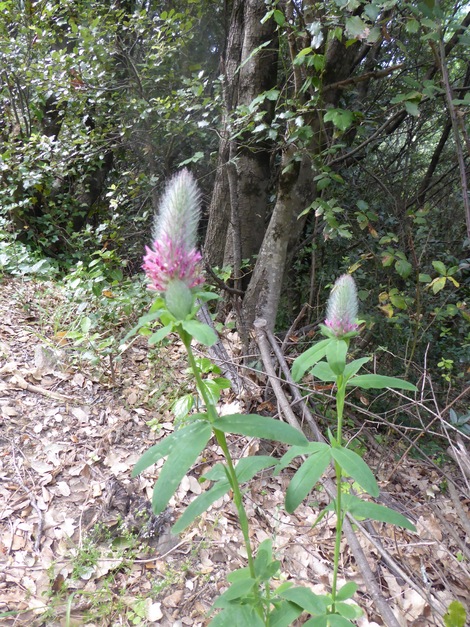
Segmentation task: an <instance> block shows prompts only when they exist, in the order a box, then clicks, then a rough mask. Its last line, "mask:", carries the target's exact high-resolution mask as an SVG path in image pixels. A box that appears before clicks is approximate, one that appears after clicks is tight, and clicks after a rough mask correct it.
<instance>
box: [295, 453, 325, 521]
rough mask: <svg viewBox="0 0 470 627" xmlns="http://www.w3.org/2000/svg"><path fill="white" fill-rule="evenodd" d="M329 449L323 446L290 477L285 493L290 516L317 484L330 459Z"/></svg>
mask: <svg viewBox="0 0 470 627" xmlns="http://www.w3.org/2000/svg"><path fill="white" fill-rule="evenodd" d="M331 451H332V449H331V447H330V446H328V444H323V447H322V449H321V450H320V451H319V452H318V453H314V454H313V455H311V456H310V457H308V458H307V459H306V460H305V461H304V463H303V464H302V466H301V467H300V468H299V469H298V471H297V472H296V473H295V475H294V476H293V477H292V479H291V482H290V483H289V487H288V488H287V492H286V510H287V511H288V512H289V513H290V514H291V513H292V512H293V511H295V509H296V508H297V507H298V506H299V505H300V503H301V502H302V501H303V500H304V498H305V497H306V496H307V494H309V492H310V491H311V489H312V488H313V486H314V485H315V484H316V483H317V482H318V480H319V479H320V477H321V476H322V474H323V473H324V471H325V469H326V467H327V466H328V464H329V463H330V459H331Z"/></svg>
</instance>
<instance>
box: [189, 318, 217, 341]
mask: <svg viewBox="0 0 470 627" xmlns="http://www.w3.org/2000/svg"><path fill="white" fill-rule="evenodd" d="M181 326H182V327H183V329H184V330H185V331H186V333H189V335H190V336H191V337H193V338H194V339H195V340H197V341H198V342H200V343H201V344H204V346H213V345H214V344H215V343H216V342H217V335H216V334H215V333H214V331H213V330H212V329H211V328H210V326H209V325H207V324H204V323H203V322H199V320H184V321H183V322H182V323H181Z"/></svg>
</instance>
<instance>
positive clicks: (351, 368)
mask: <svg viewBox="0 0 470 627" xmlns="http://www.w3.org/2000/svg"><path fill="white" fill-rule="evenodd" d="M368 361H370V357H361V358H360V359H354V360H353V361H351V362H350V363H349V364H347V365H346V368H345V369H344V373H343V376H344V378H345V380H346V381H347V380H348V379H350V378H351V377H352V376H354V375H355V374H356V372H358V371H359V370H360V369H361V368H362V366H363V365H364V364H366V363H367V362H368Z"/></svg>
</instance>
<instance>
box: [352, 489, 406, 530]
mask: <svg viewBox="0 0 470 627" xmlns="http://www.w3.org/2000/svg"><path fill="white" fill-rule="evenodd" d="M342 504H343V506H344V508H345V509H346V510H347V511H348V512H350V513H351V514H352V515H353V516H357V517H360V518H371V519H372V520H377V521H379V522H385V523H390V524H392V525H396V526H397V527H404V528H405V529H409V530H410V531H416V527H415V526H414V525H413V523H411V522H410V521H409V520H408V518H405V516H403V515H402V514H399V513H398V512H396V511H395V510H394V509H390V508H389V507H385V506H384V505H377V503H370V502H369V501H363V500H362V499H359V498H358V497H357V496H354V495H353V494H343V496H342Z"/></svg>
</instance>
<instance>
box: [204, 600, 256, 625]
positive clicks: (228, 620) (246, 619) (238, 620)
mask: <svg viewBox="0 0 470 627" xmlns="http://www.w3.org/2000/svg"><path fill="white" fill-rule="evenodd" d="M210 625H211V627H235V625H249V626H250V627H265V622H264V621H263V620H262V619H261V617H260V616H259V614H258V613H257V612H256V611H255V609H254V608H253V606H251V605H240V604H237V605H228V606H227V607H226V608H224V609H223V610H222V612H220V614H217V616H215V618H213V619H212V620H211V622H210Z"/></svg>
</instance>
